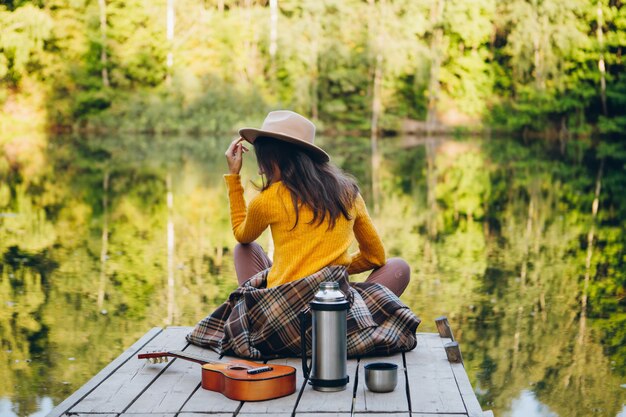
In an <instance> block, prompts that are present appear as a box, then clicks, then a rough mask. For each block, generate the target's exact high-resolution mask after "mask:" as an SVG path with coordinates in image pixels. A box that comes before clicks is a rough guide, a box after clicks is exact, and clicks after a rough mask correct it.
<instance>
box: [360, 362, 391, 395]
mask: <svg viewBox="0 0 626 417" xmlns="http://www.w3.org/2000/svg"><path fill="white" fill-rule="evenodd" d="M397 384H398V365H396V364H395V363H388V362H374V363H368V364H367V365H365V385H366V386H367V388H368V389H369V390H370V391H372V392H391V391H393V390H394V389H395V388H396V385H397Z"/></svg>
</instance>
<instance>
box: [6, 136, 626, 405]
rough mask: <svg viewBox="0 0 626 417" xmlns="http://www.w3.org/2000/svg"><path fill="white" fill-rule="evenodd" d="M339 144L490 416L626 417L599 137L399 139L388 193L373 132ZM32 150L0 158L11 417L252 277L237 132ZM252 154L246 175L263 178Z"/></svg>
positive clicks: (341, 160)
mask: <svg viewBox="0 0 626 417" xmlns="http://www.w3.org/2000/svg"><path fill="white" fill-rule="evenodd" d="M322 145H323V146H324V147H325V148H326V149H327V150H329V151H330V153H331V154H332V155H333V161H334V162H335V163H336V164H338V165H339V166H341V167H342V168H344V169H345V170H347V171H349V172H351V173H352V174H354V175H355V176H356V177H357V179H358V180H359V183H360V185H361V188H362V193H363V195H364V197H365V199H366V201H367V202H368V205H369V207H370V212H371V214H372V217H373V218H374V222H375V224H376V226H377V228H378V230H379V232H380V234H381V236H382V238H383V242H384V243H385V246H386V250H387V253H388V256H401V257H403V258H405V259H406V260H407V261H408V262H409V263H410V265H411V268H412V281H411V284H410V286H409V287H408V289H407V291H406V292H405V294H404V295H403V296H402V299H403V301H404V302H405V303H407V304H408V305H409V306H410V307H411V308H412V309H413V310H414V311H415V312H416V313H417V314H418V315H419V316H420V317H421V318H422V320H423V323H422V325H421V326H420V329H419V330H420V331H429V332H434V331H436V329H435V326H434V319H435V318H436V317H438V316H440V315H446V316H448V318H449V320H450V323H451V326H452V329H453V331H454V334H455V337H456V338H457V339H458V340H459V342H460V345H461V348H462V351H463V356H464V359H465V367H466V369H467V372H468V374H469V376H470V380H471V382H472V385H473V387H474V388H475V390H476V393H477V395H478V397H479V399H480V402H481V404H482V406H483V409H491V410H493V411H494V412H495V415H496V416H498V417H504V416H515V417H521V416H523V417H534V416H537V417H539V416H541V417H548V416H550V417H552V416H560V417H574V416H581V417H582V416H610V417H614V416H620V417H624V416H626V407H625V406H624V404H625V403H626V377H625V375H626V348H625V347H624V343H623V342H624V340H625V336H624V333H625V332H626V331H625V330H624V328H625V327H626V326H625V324H626V313H625V311H624V306H623V301H622V300H621V299H618V298H616V297H615V296H611V294H612V293H611V291H612V290H611V288H613V287H611V285H613V284H614V282H613V281H614V279H613V275H612V274H613V272H612V271H616V270H619V269H620V268H623V262H624V261H623V257H624V249H623V240H622V237H621V229H620V221H621V219H618V218H616V217H615V216H617V214H616V213H617V212H618V211H616V210H615V209H614V208H615V207H616V205H618V204H619V201H618V200H615V199H616V198H617V197H616V196H615V195H612V194H611V193H610V184H611V181H613V182H615V181H623V178H621V177H619V176H616V175H618V174H619V175H620V176H623V173H622V171H619V170H618V171H617V172H618V174H616V170H615V169H613V167H611V166H610V164H608V163H607V165H606V166H604V167H603V172H602V179H603V181H606V182H607V184H609V185H608V186H607V187H605V188H603V189H602V191H601V192H600V195H599V201H600V204H599V207H600V211H599V212H598V214H597V217H596V221H594V216H593V215H592V205H593V200H594V190H595V183H596V178H597V172H598V169H599V164H598V161H597V160H596V159H595V158H594V157H593V156H591V154H589V153H588V151H587V150H586V147H585V145H584V144H580V143H571V144H569V145H568V147H567V149H566V150H565V152H564V153H563V154H561V153H560V152H559V151H558V149H557V150H554V149H549V148H546V147H542V146H539V145H532V146H524V145H522V144H520V143H518V142H516V141H515V140H512V139H499V140H496V139H479V138H457V139H444V138H436V139H424V138H386V139H383V140H382V141H381V163H380V166H379V167H378V168H377V170H376V174H375V175H374V177H375V178H377V179H378V180H377V181H376V184H377V185H376V188H377V189H379V192H378V193H374V192H372V177H373V176H372V168H371V166H372V165H371V156H370V145H369V142H368V140H367V139H361V138H333V139H331V138H322ZM21 146H22V148H19V147H17V148H16V147H13V148H11V147H6V148H5V151H6V152H7V154H6V155H4V156H5V158H0V254H1V256H2V257H1V259H0V262H1V263H0V268H1V273H0V306H1V307H0V343H1V346H0V364H1V365H2V366H0V381H2V382H1V383H0V415H1V416H43V415H45V414H46V413H47V412H48V411H50V410H51V409H52V408H53V407H54V405H56V404H58V403H59V402H61V401H62V400H63V399H65V398H66V397H67V396H69V395H70V394H71V393H72V392H73V391H75V390H76V389H77V388H79V387H80V386H82V385H83V384H84V383H85V382H86V381H88V380H89V379H90V378H91V377H92V376H93V375H95V374H96V373H97V372H98V371H99V370H100V369H102V368H103V367H104V366H105V365H106V364H107V363H108V362H110V361H111V360H112V359H113V358H115V357H116V356H118V355H119V354H120V353H121V352H122V351H123V350H124V349H125V348H126V347H128V346H130V345H131V344H132V343H133V342H134V341H135V340H137V339H138V338H139V337H140V336H141V335H142V334H144V333H145V332H146V331H147V330H148V329H150V328H151V327H154V326H164V325H168V324H172V325H185V326H191V325H193V324H195V323H196V322H197V321H198V320H199V319H201V318H202V317H204V316H205V315H206V314H207V313H209V312H211V311H212V309H213V308H214V307H215V306H216V305H218V304H219V303H220V302H221V301H222V300H224V298H225V297H226V296H227V294H228V293H229V292H230V291H231V290H233V289H234V287H235V283H236V279H235V277H234V269H233V262H232V248H233V247H234V245H235V243H236V242H235V240H234V238H233V237H232V234H231V232H230V223H229V214H228V204H227V197H226V191H225V187H224V184H223V180H222V174H223V173H224V172H225V161H224V158H223V152H224V149H225V146H226V139H225V140H216V139H213V138H207V139H202V140H200V139H197V138H191V137H160V138H154V137H138V136H135V137H104V138H103V137H56V138H35V139H33V140H32V141H25V142H23V145H21ZM252 158H253V157H252V156H247V157H246V159H247V161H246V163H245V167H244V172H243V176H244V177H245V178H249V179H257V180H258V177H257V176H256V171H257V170H256V169H255V167H254V165H255V164H254V160H253V159H252ZM247 188H248V190H247V192H248V193H249V196H251V195H252V194H253V193H254V192H255V191H254V189H253V187H251V186H249V187H247ZM607 189H608V190H609V192H607V191H606V190H607ZM611 198H612V199H614V200H609V199H611ZM168 202H169V204H168ZM611 208H613V209H611ZM590 233H591V234H592V235H593V238H592V239H591V240H592V242H594V243H593V244H592V246H589V245H588V243H587V242H588V241H589V236H590ZM259 243H261V245H262V246H264V247H265V248H267V249H269V248H270V247H271V242H270V241H269V236H268V235H267V234H265V235H263V236H262V237H261V238H260V239H259ZM362 278H363V277H362V276H360V277H355V279H357V280H358V279H362ZM585 281H586V282H587V284H585ZM172 289H173V290H172ZM613 293H614V292H613ZM585 299H586V300H587V301H586V303H587V304H586V305H585V301H584V300H585Z"/></svg>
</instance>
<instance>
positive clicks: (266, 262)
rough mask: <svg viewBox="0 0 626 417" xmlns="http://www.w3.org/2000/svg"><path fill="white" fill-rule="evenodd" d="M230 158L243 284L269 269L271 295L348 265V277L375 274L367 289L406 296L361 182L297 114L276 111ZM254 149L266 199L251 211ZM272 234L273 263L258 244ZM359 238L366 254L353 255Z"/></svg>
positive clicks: (398, 264)
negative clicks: (247, 196) (246, 168)
mask: <svg viewBox="0 0 626 417" xmlns="http://www.w3.org/2000/svg"><path fill="white" fill-rule="evenodd" d="M240 134H241V137H240V138H239V139H236V140H234V141H233V142H232V143H231V144H230V146H229V147H228V150H227V151H226V159H227V161H228V169H229V174H228V175H225V179H226V184H227V186H228V195H229V199H230V211H231V222H232V226H233V232H234V234H235V238H236V239H237V240H238V241H239V242H241V244H240V245H237V246H236V247H235V254H234V256H235V270H236V272H237V279H238V281H239V285H242V284H243V283H244V282H245V281H247V280H248V279H249V278H250V277H252V276H253V275H255V274H257V273H259V272H260V271H262V270H265V269H268V268H269V269H270V271H269V275H268V278H267V286H268V288H270V287H274V286H277V285H281V284H285V283H287V282H290V281H294V280H297V279H300V278H302V277H305V276H307V275H310V274H312V273H314V272H317V271H319V270H320V269H322V268H324V267H325V266H328V265H345V266H346V267H347V268H348V273H349V274H356V273H359V272H364V271H368V270H372V269H373V270H374V271H373V272H372V273H371V274H370V275H369V276H368V277H367V279H366V282H370V283H380V284H382V285H384V286H386V287H387V288H389V289H390V290H391V291H393V292H394V294H396V295H397V296H400V295H401V294H402V292H403V291H404V289H405V288H406V286H407V284H408V283H409V279H410V270H409V266H408V264H407V263H406V262H405V261H404V260H402V259H400V258H391V259H388V260H386V261H385V250H384V248H383V244H382V242H381V239H380V237H379V236H378V233H377V232H376V229H375V228H374V225H373V224H372V220H371V219H370V216H369V215H368V213H367V208H366V206H365V202H364V201H363V198H362V197H361V195H360V194H359V188H358V186H357V184H356V181H355V180H354V179H353V178H352V177H350V176H348V175H346V174H344V173H343V172H342V171H341V170H340V169H338V168H336V167H335V166H333V165H332V164H331V163H330V162H329V159H330V158H329V157H328V155H327V154H326V152H324V151H323V150H322V149H321V148H319V147H317V146H315V145H314V144H313V141H314V137H315V126H314V125H313V123H311V122H310V121H309V120H307V119H306V118H304V117H302V116H300V115H299V114H297V113H294V112H290V111H275V112H271V113H270V114H269V115H268V116H267V118H266V120H265V122H264V123H263V127H262V128H261V129H260V130H259V129H241V130H240ZM244 140H246V141H248V142H250V143H251V144H253V145H254V151H255V154H256V158H257V163H258V165H259V170H260V173H261V174H262V175H263V176H264V181H263V187H262V189H261V193H260V194H259V195H258V196H256V197H255V198H254V199H253V200H252V201H251V202H250V204H249V206H248V207H247V209H246V202H245V200H244V197H243V187H242V186H241V179H240V176H239V172H240V170H241V166H242V162H243V155H244V153H245V152H246V151H247V150H248V149H247V148H246V147H245V146H244V145H243V141H244ZM267 227H270V229H271V232H272V238H273V240H274V245H275V252H274V262H273V263H272V261H271V260H270V259H269V258H268V256H267V255H266V254H265V252H264V251H263V249H262V248H261V247H260V246H259V245H258V244H256V243H254V240H255V239H257V238H258V237H259V235H261V233H263V231H264V230H265V229H266V228H267ZM353 236H354V237H355V238H356V240H357V242H358V244H359V252H357V253H356V254H353V255H349V254H348V248H349V247H350V244H351V242H352V239H353Z"/></svg>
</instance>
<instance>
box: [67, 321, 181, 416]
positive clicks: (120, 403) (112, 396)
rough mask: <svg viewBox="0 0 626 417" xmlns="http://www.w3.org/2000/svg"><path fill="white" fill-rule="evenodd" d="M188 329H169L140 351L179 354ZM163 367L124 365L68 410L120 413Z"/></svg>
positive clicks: (138, 362)
mask: <svg viewBox="0 0 626 417" xmlns="http://www.w3.org/2000/svg"><path fill="white" fill-rule="evenodd" d="M187 333H189V328H188V327H168V328H166V329H165V330H164V331H163V332H161V333H159V334H158V335H157V336H156V337H155V338H154V339H152V340H151V341H150V342H149V343H147V344H146V346H145V347H144V348H143V349H142V350H141V351H142V352H145V351H167V350H181V349H183V348H185V346H187V341H186V340H185V335H186V334H187ZM169 365H170V364H167V365H166V367H165V368H163V367H151V366H146V363H145V361H143V360H139V359H136V358H135V359H133V360H128V361H126V362H125V363H124V364H123V365H122V366H121V367H119V368H118V369H117V370H116V371H115V372H114V373H113V374H112V375H111V376H110V377H109V378H107V379H106V380H105V381H103V382H102V383H101V384H100V385H98V387H97V388H96V389H94V390H93V391H92V392H91V393H89V395H87V396H86V397H85V398H83V400H82V401H81V402H80V403H78V404H76V405H75V406H74V407H72V408H71V409H70V412H71V413H123V412H125V411H126V408H128V407H129V406H130V405H131V404H132V403H133V401H134V400H135V399H136V398H137V397H138V396H139V395H140V394H141V393H142V392H143V391H144V390H145V389H146V388H147V387H148V386H149V385H150V384H151V383H152V382H153V381H154V380H155V379H156V378H158V376H159V374H160V373H162V372H163V369H167V366H169Z"/></svg>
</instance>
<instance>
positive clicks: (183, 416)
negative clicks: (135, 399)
mask: <svg viewBox="0 0 626 417" xmlns="http://www.w3.org/2000/svg"><path fill="white" fill-rule="evenodd" d="M204 416H207V417H209V416H210V417H233V413H218V414H213V413H211V414H209V413H180V414H179V415H178V416H177V417H204ZM94 417H99V416H94ZM120 417H135V415H134V414H133V415H132V416H120ZM256 417H258V416H256Z"/></svg>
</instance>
